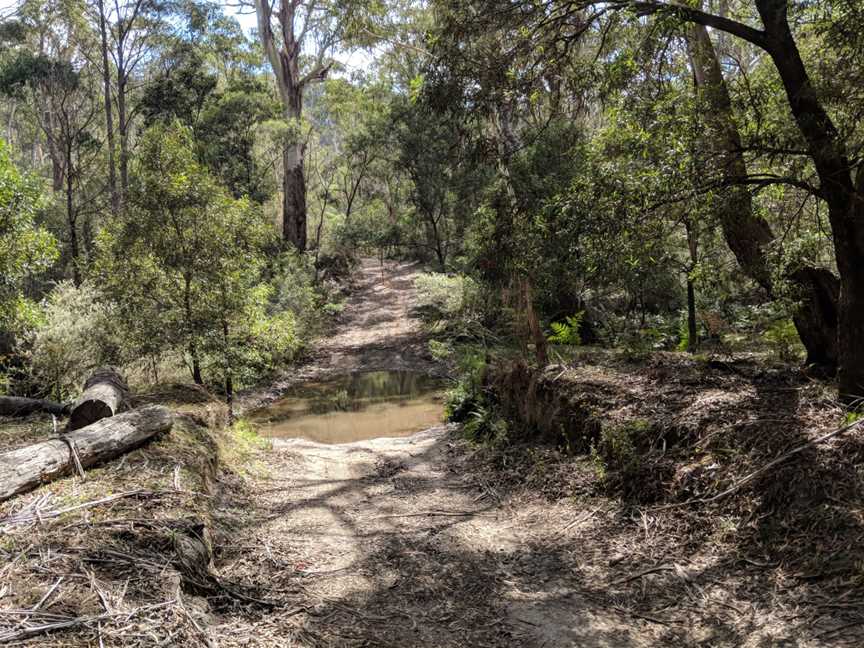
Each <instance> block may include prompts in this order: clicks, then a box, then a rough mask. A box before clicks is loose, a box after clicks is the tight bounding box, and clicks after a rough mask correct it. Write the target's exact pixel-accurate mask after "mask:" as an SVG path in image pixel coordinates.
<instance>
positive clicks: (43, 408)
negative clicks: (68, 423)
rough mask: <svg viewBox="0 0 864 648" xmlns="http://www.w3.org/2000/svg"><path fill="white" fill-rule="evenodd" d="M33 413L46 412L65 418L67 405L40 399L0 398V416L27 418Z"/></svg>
mask: <svg viewBox="0 0 864 648" xmlns="http://www.w3.org/2000/svg"><path fill="white" fill-rule="evenodd" d="M34 412H47V413H48V414H53V415H54V416H66V415H67V414H68V413H69V405H68V404H66V403H55V402H54V401H50V400H42V399H40V398H22V397H20V396H0V416H27V415H29V414H33V413H34Z"/></svg>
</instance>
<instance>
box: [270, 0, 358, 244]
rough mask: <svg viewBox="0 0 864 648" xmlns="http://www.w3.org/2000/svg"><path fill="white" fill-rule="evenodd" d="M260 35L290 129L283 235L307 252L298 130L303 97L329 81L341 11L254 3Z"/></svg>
mask: <svg viewBox="0 0 864 648" xmlns="http://www.w3.org/2000/svg"><path fill="white" fill-rule="evenodd" d="M255 13H256V16H257V19H258V37H259V39H260V40H261V45H262V47H263V49H264V53H265V55H266V57H267V61H268V62H269V64H270V68H271V70H272V71H273V75H274V77H275V78H276V88H277V89H278V91H279V97H280V99H281V102H282V113H283V117H284V118H285V120H286V121H287V122H288V123H289V125H290V126H291V129H290V131H289V134H288V135H287V136H286V139H285V142H284V145H283V149H282V174H283V180H282V235H283V239H284V240H285V241H286V242H287V243H290V244H291V245H293V246H294V247H295V248H297V249H298V250H301V251H303V250H305V249H306V241H307V231H306V177H305V172H304V157H305V153H306V145H305V142H304V138H303V136H302V134H301V130H300V120H301V118H302V116H303V93H304V92H305V90H306V89H307V88H308V87H309V86H310V85H311V84H313V83H320V82H321V81H323V80H324V79H326V78H327V75H328V74H329V72H330V70H331V69H332V68H333V66H334V64H335V62H336V61H335V59H334V54H335V52H336V48H337V47H338V46H339V44H340V42H341V40H342V35H343V32H342V23H341V22H340V7H339V6H338V4H336V3H331V2H328V1H327V0H273V1H272V2H271V0H255Z"/></svg>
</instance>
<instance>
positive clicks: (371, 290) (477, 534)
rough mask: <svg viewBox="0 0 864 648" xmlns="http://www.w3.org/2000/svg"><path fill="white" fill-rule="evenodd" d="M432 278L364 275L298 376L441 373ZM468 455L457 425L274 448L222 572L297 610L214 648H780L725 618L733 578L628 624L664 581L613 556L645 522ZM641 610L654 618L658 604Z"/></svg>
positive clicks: (230, 515)
mask: <svg viewBox="0 0 864 648" xmlns="http://www.w3.org/2000/svg"><path fill="white" fill-rule="evenodd" d="M417 272H418V269H417V267H416V266H409V265H396V266H391V267H389V269H388V270H387V271H386V272H384V273H382V272H381V269H380V267H379V266H377V264H371V263H367V264H365V265H364V267H363V273H362V277H361V280H360V287H359V290H358V291H357V292H356V293H355V295H354V296H353V297H352V299H351V300H350V302H349V304H348V307H347V310H346V313H345V318H344V324H343V326H342V329H341V330H340V332H338V333H337V334H336V335H334V336H333V337H332V338H330V339H329V340H328V341H326V342H325V343H324V346H323V350H322V352H321V353H320V354H319V356H318V358H317V359H316V361H315V362H313V363H312V364H311V365H310V366H308V367H306V368H304V369H302V370H300V371H298V372H297V375H296V376H295V377H293V378H292V379H296V378H298V377H310V376H320V375H322V374H325V373H328V372H332V371H337V370H338V371H343V370H350V369H360V368H363V369H370V368H375V369H384V368H390V369H394V368H406V367H413V368H418V367H424V366H426V367H428V368H430V369H431V365H430V364H429V362H428V360H424V359H423V357H422V352H421V349H422V348H423V347H424V346H425V345H424V344H423V343H422V342H420V341H421V340H422V334H421V330H420V327H419V324H418V322H417V321H416V320H415V319H413V318H412V315H411V308H412V306H413V304H414V303H415V301H416V294H415V292H414V288H413V278H414V276H415V275H416V274H417ZM465 455H466V451H465V448H464V447H463V446H461V445H460V444H458V443H456V442H455V440H454V438H453V437H452V436H451V431H450V430H448V428H447V427H445V426H441V427H439V428H436V429H432V430H428V431H426V432H423V433H420V434H417V435H415V436H412V437H409V438H402V439H378V440H374V441H369V442H362V443H355V444H350V445H339V446H325V445H319V444H315V443H311V442H307V441H301V440H295V441H289V442H284V443H282V444H280V445H279V446H277V447H276V448H274V450H273V451H272V452H270V453H268V454H267V455H266V456H265V457H264V459H263V461H265V463H266V465H265V466H263V467H262V468H263V471H262V474H263V475H266V476H262V477H257V478H255V477H253V478H252V480H253V487H252V489H251V494H250V495H249V496H247V497H245V498H244V497H243V496H240V495H236V496H235V498H234V499H233V500H232V501H228V502H226V505H225V508H224V511H223V514H224V515H225V519H226V520H228V521H230V522H231V524H232V525H233V526H234V527H235V528H236V529H237V531H236V532H235V533H234V534H233V535H232V537H231V540H230V542H228V543H227V544H226V545H225V546H222V547H220V549H221V551H220V558H219V561H218V564H217V567H218V569H219V571H220V574H221V575H222V576H223V577H224V578H227V579H231V580H236V581H242V582H245V583H259V584H260V585H261V588H262V592H266V593H267V594H268V596H270V597H271V598H277V599H279V600H280V601H281V602H282V603H286V602H287V605H284V606H280V607H276V608H274V609H272V610H257V611H256V609H254V608H253V609H251V610H245V611H244V612H242V613H238V612H236V611H231V612H228V611H226V612H224V613H223V615H222V616H218V617H214V618H213V619H212V620H211V621H212V622H211V623H209V624H208V626H209V630H208V631H209V633H210V635H211V637H212V639H213V640H214V643H215V644H216V645H218V646H220V647H222V648H224V647H226V646H262V647H263V646H267V647H274V646H393V647H407V646H418V647H419V646H423V647H426V646H428V647H430V648H431V647H436V648H440V647H444V646H454V647H455V646H466V647H468V646H470V647H477V646H519V647H521V648H528V647H535V646H536V647H538V648H539V647H541V646H548V647H553V646H580V647H587V648H591V647H599V646H608V647H625V648H629V647H638V646H657V645H670V646H671V645H675V646H683V645H706V646H707V645H712V646H721V645H722V646H726V645H728V646H743V645H752V646H757V645H759V646H762V645H779V644H777V643H775V640H776V639H779V637H778V636H777V634H775V629H776V627H777V626H776V625H774V624H773V623H772V622H771V621H772V620H771V619H767V620H765V619H763V620H761V621H760V620H756V619H754V618H753V617H747V618H744V617H740V616H736V617H735V619H734V622H733V621H730V620H729V617H730V615H731V613H730V612H729V611H728V610H725V609H724V608H723V607H721V606H723V605H725V606H727V607H728V606H732V607H734V605H733V604H732V601H733V600H734V598H733V597H730V596H729V594H728V592H727V591H726V590H725V587H724V584H723V583H722V582H720V581H717V584H716V585H708V586H706V587H704V588H702V589H699V591H698V592H693V593H692V596H693V604H694V605H698V606H699V608H700V612H699V614H698V617H699V618H698V619H696V620H690V621H687V622H686V623H683V624H682V623H681V622H680V621H678V622H676V623H672V622H671V621H669V622H667V621H664V620H663V618H657V617H663V613H662V612H658V613H657V614H656V615H648V614H641V615H640V614H636V613H633V612H632V611H628V609H627V608H626V607H625V606H623V604H622V601H623V599H621V598H618V593H619V592H624V591H625V590H626V591H627V592H630V593H631V594H633V595H635V596H639V594H638V592H639V590H640V588H641V591H642V597H643V599H644V597H645V596H646V594H647V592H646V590H645V589H644V587H643V586H644V584H645V583H646V582H648V581H650V580H651V579H652V577H653V576H652V575H651V574H646V575H644V577H643V576H640V575H638V573H637V575H636V576H635V577H633V578H629V576H630V575H632V574H633V573H635V572H636V570H634V569H633V568H632V566H628V563H627V562H626V561H625V560H624V558H621V557H618V558H615V555H616V553H621V555H622V556H626V555H627V553H628V552H629V551H630V549H631V548H632V547H631V546H630V545H628V543H633V542H636V543H639V542H641V541H643V539H644V541H645V543H648V539H649V534H650V530H649V528H648V526H647V522H646V526H645V530H644V536H643V531H642V529H641V528H636V527H633V528H636V532H632V531H628V532H627V533H626V534H618V535H616V536H615V537H613V536H611V535H607V533H612V531H607V528H610V529H618V530H619V531H620V520H621V513H620V511H619V510H617V508H616V506H615V505H614V504H612V503H610V502H604V501H598V502H592V503H591V506H590V507H588V506H587V505H580V504H575V505H574V502H573V501H572V500H562V501H561V502H559V503H556V504H551V503H549V502H546V501H543V500H541V499H540V498H534V499H530V498H529V499H525V498H517V497H511V496H504V495H501V494H499V493H498V492H496V490H495V489H494V488H491V487H489V486H488V485H484V484H482V483H478V481H477V476H476V475H475V474H472V471H471V470H469V469H468V468H467V463H466V460H465ZM628 524H629V521H628ZM631 526H632V525H631ZM628 528H630V527H628ZM682 560H684V561H686V560H687V559H686V558H682ZM619 563H621V564H619ZM675 568H676V569H677V568H678V567H677V565H676V566H675ZM669 569H672V567H669V566H665V567H663V568H662V569H658V570H654V571H657V572H658V573H660V572H664V571H667V570H669ZM633 592H635V594H634V593H633ZM689 595H690V594H688V596H689ZM714 601H716V603H714ZM642 603H643V604H644V605H643V609H644V606H646V605H647V606H648V607H649V609H650V601H647V602H646V601H644V600H643V601H642ZM742 614H743V612H742ZM787 637H788V635H787ZM783 645H799V644H797V643H796V642H793V643H788V644H787V643H783Z"/></svg>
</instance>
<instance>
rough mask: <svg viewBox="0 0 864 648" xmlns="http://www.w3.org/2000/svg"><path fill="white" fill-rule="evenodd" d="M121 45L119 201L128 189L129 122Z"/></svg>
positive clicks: (118, 115) (118, 107) (119, 73)
mask: <svg viewBox="0 0 864 648" xmlns="http://www.w3.org/2000/svg"><path fill="white" fill-rule="evenodd" d="M122 49H123V47H122V45H121V46H120V47H119V48H118V50H119V51H118V62H117V67H118V69H117V130H118V132H119V134H120V201H121V202H122V201H125V200H126V194H127V193H128V191H129V123H128V121H127V119H128V118H127V115H126V73H125V71H124V69H123V56H122Z"/></svg>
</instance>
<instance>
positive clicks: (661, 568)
mask: <svg viewBox="0 0 864 648" xmlns="http://www.w3.org/2000/svg"><path fill="white" fill-rule="evenodd" d="M674 570H675V567H674V566H672V565H658V566H657V567H652V568H651V569H646V570H645V571H642V572H639V573H638V574H633V575H631V576H625V577H624V578H619V579H618V580H616V581H612V583H611V585H623V584H625V583H629V582H630V581H634V580H637V579H639V578H642V577H643V576H648V575H649V574H656V573H657V572H661V571H674Z"/></svg>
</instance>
